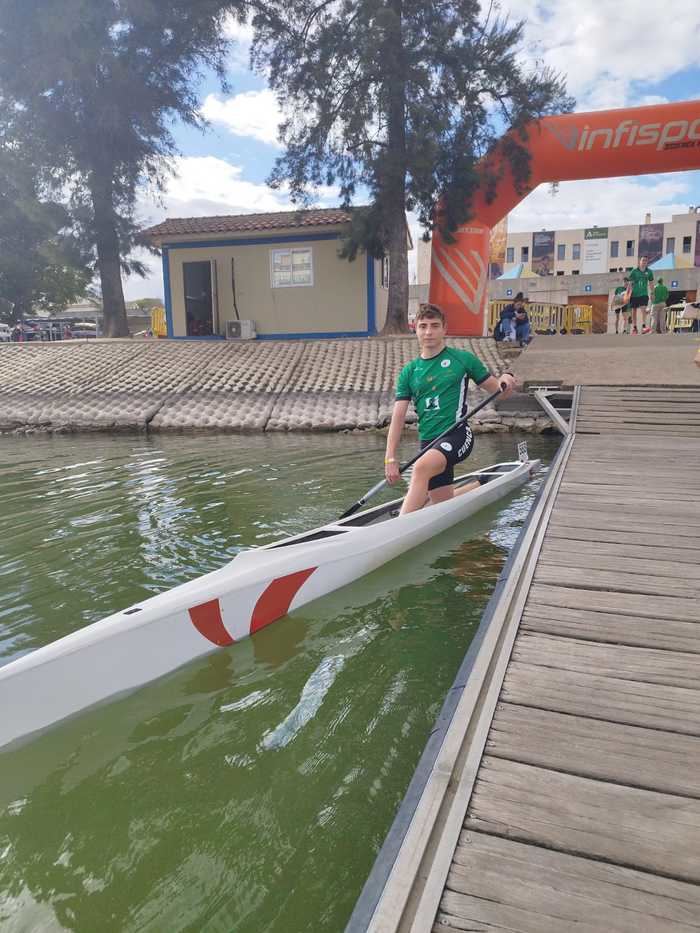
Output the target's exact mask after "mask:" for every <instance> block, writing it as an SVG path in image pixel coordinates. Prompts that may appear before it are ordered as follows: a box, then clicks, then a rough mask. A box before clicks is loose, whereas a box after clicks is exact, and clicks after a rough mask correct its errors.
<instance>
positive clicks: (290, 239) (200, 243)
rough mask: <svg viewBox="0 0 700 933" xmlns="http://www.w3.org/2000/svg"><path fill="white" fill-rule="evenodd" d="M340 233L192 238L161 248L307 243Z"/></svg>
mask: <svg viewBox="0 0 700 933" xmlns="http://www.w3.org/2000/svg"><path fill="white" fill-rule="evenodd" d="M340 237H341V234H340V233H308V234H307V235H306V236H302V235H299V236H297V235H296V234H295V235H294V236H291V235H290V236H278V237H274V236H260V237H246V238H241V239H238V240H193V241H191V242H189V241H188V242H185V243H167V244H164V245H163V249H164V250H165V249H211V248H212V247H213V246H258V245H259V244H260V243H309V242H315V241H317V240H338V239H340Z"/></svg>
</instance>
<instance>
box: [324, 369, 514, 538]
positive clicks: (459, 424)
mask: <svg viewBox="0 0 700 933" xmlns="http://www.w3.org/2000/svg"><path fill="white" fill-rule="evenodd" d="M504 389H505V384H504V383H501V388H500V389H499V390H498V392H494V393H493V395H489V397H488V398H486V399H484V401H483V402H480V404H478V405H477V406H476V408H473V409H472V410H471V411H470V412H467V414H466V415H465V416H464V417H463V418H460V419H459V421H455V423H454V424H453V425H452V427H451V428H448V429H447V430H446V431H443V432H442V434H438V436H437V437H436V438H435V440H432V441H431V442H430V443H429V444H428V446H427V447H424V448H423V450H420V451H418V453H417V454H416V455H415V457H412V458H411V459H410V460H409V461H408V462H407V463H404V464H403V465H402V466H400V467H399V475H400V474H401V473H405V472H406V470H407V469H408V468H409V467H412V466H413V464H414V463H415V462H416V460H420V458H421V457H422V456H423V454H427V452H428V451H429V450H432V449H433V447H435V445H436V444H439V443H440V441H441V440H442V439H443V437H447V435H448V434H452V432H453V431H456V430H457V428H461V427H462V425H463V424H466V423H467V421H469V419H470V418H473V417H474V415H475V414H476V413H477V412H478V411H481V409H482V408H486V406H487V405H488V404H489V402H492V401H493V400H494V399H495V398H497V397H498V396H499V395H500V394H501V392H503V391H504ZM386 485H387V481H386V479H383V480H382V481H381V482H380V483H377V484H376V485H375V486H372V488H371V489H368V490H367V492H366V493H365V494H364V496H362V498H360V499H358V500H357V502H355V503H354V505H351V506H350V508H349V509H348V510H347V511H346V512H343V514H342V515H341V516H340V518H339V519H338V521H339V522H342V520H343V519H344V518H350V516H351V515H354V514H355V512H357V511H358V509H361V508H362V506H363V505H364V504H365V502H367V500H368V499H371V498H372V496H373V495H374V494H375V493H378V492H379V490H380V489H383V488H384V487H385V486H386Z"/></svg>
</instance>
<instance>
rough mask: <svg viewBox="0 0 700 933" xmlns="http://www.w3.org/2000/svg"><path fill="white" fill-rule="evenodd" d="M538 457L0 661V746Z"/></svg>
mask: <svg viewBox="0 0 700 933" xmlns="http://www.w3.org/2000/svg"><path fill="white" fill-rule="evenodd" d="M539 465H540V461H539V460H525V461H524V462H520V461H512V462H508V463H497V464H495V465H494V466H491V467H487V468H486V469H484V470H479V471H476V472H474V473H470V474H467V475H466V476H463V477H460V478H459V480H457V482H456V483H455V485H456V486H457V487H459V486H460V485H464V484H465V483H467V482H469V481H471V480H473V479H476V478H479V480H480V483H481V485H480V486H479V488H478V489H475V490H473V491H471V492H467V493H464V494H463V495H461V496H456V497H455V498H454V499H451V500H448V501H447V502H442V503H440V504H438V505H433V506H430V507H429V508H425V509H422V510H420V511H418V512H413V513H411V514H409V515H402V516H399V517H395V516H396V510H397V507H398V506H399V505H400V503H401V500H400V499H397V500H395V501H394V502H391V503H386V504H384V505H379V506H376V507H375V508H372V509H367V510H366V511H363V512H358V513H357V514H356V515H353V516H351V517H350V518H346V519H344V520H342V521H338V522H334V523H331V524H328V525H324V526H323V527H321V528H315V529H314V530H312V531H309V532H306V533H305V534H301V535H295V536H294V537H291V538H285V539H283V540H282V541H276V542H274V543H272V544H268V545H265V546H264V547H261V548H256V549H255V550H249V551H242V552H241V553H240V554H238V555H237V556H236V557H235V558H234V559H233V560H232V561H231V562H230V563H229V564H226V566H225V567H222V568H221V569H220V570H214V571H213V572H211V573H207V574H205V575H204V576H202V577H198V578H197V579H195V580H192V581H190V582H189V583H183V584H182V585H180V586H176V587H175V588H174V589H172V590H168V591H167V592H165V593H161V594H160V595H158V596H153V597H151V598H150V599H146V600H144V601H143V602H140V603H137V604H136V605H134V606H131V607H129V608H128V609H124V610H123V611H121V612H117V613H114V614H113V615H111V616H108V617H107V618H105V619H102V620H101V621H99V622H95V623H93V624H92V625H88V626H87V627H86V628H83V629H80V630H79V631H77V632H73V633H72V634H70V635H66V636H65V637H64V638H60V639H59V640H58V641H55V642H53V643H52V644H50V645H47V646H46V647H44V648H39V649H37V650H36V651H33V652H31V653H29V654H26V655H24V656H22V657H20V658H18V659H17V660H15V661H11V662H10V663H9V664H6V665H5V666H4V667H0V710H1V711H2V715H1V716H0V747H1V746H3V745H6V744H8V743H9V742H13V741H14V740H16V739H20V738H22V737H24V736H27V735H30V734H31V733H33V732H36V731H37V730H40V729H44V728H46V727H47V726H50V725H52V724H53V723H56V722H58V721H59V720H61V719H65V718H66V717H67V716H71V715H73V714H74V713H77V712H79V711H80V710H83V709H85V708H86V707H88V706H92V705H93V704H95V703H99V702H101V701H103V700H106V699H108V698H109V697H113V696H115V695H116V694H119V693H124V692H125V691H128V690H133V689H134V688H136V687H140V686H142V685H143V684H146V683H148V682H150V681H152V680H155V679H156V678H158V677H161V676H163V675H164V674H168V673H170V672H171V671H174V670H175V669H176V668H178V667H180V666H182V665H183V664H187V662H189V661H192V660H193V659H194V658H198V657H201V656H202V655H205V654H208V653H210V652H211V651H214V650H215V649H216V648H224V647H226V646H228V645H232V644H234V643H235V642H237V641H240V640H241V639H243V638H246V637H247V636H248V635H252V634H254V633H255V632H257V631H258V630H259V629H261V628H264V627H265V626H266V625H269V624H270V623H271V622H274V621H275V620H276V619H279V618H281V617H282V616H284V615H286V614H287V613H288V612H291V611H293V610H294V609H299V608H300V607H301V606H304V605H306V604H307V603H310V602H311V601H312V600H314V599H318V598H319V597H320V596H325V595H326V594H328V593H330V592H332V591H333V590H337V589H339V588H340V587H342V586H345V585H346V584H348V583H351V582H352V581H353V580H357V579H359V578H360V577H362V576H364V575H365V574H367V573H370V571H372V570H375V569H376V568H377V567H380V566H381V565H382V564H385V563H387V562H388V561H390V560H393V558H395V557H398V556H399V555H400V554H403V553H404V552H405V551H408V550H410V549H411V548H414V547H417V546H418V545H419V544H422V543H423V542H424V541H427V540H428V539H429V538H432V537H433V536H435V535H437V534H439V533H440V532H441V531H444V530H445V529H447V528H449V527H451V526H452V525H455V524H456V523H457V522H461V521H464V519H465V518H468V517H469V516H470V515H473V514H474V513H475V512H478V511H479V510H480V509H483V508H484V507H485V506H487V505H490V504H491V503H493V502H495V501H496V500H497V499H500V498H501V497H502V496H505V495H506V494H508V493H509V492H511V491H512V490H514V489H516V488H517V487H518V486H521V485H522V484H523V483H525V482H526V481H527V480H528V479H529V478H530V476H531V475H532V474H533V473H534V472H535V471H536V470H537V469H538V468H539Z"/></svg>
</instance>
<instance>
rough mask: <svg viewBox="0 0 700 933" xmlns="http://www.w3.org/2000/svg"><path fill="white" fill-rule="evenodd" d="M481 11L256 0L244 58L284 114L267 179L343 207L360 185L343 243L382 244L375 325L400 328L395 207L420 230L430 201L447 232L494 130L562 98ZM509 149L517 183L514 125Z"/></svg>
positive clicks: (563, 103) (403, 239)
mask: <svg viewBox="0 0 700 933" xmlns="http://www.w3.org/2000/svg"><path fill="white" fill-rule="evenodd" d="M492 11H493V7H492V9H491V11H490V12H489V13H488V14H486V15H484V14H483V12H482V10H481V7H480V5H479V3H478V2H475V0H268V2H266V3H265V5H264V8H263V7H259V8H258V12H257V14H256V16H255V19H254V25H255V27H256V38H255V42H254V45H253V61H254V64H255V65H256V66H257V67H258V68H260V69H261V70H264V72H265V74H266V75H267V76H268V80H269V82H270V86H271V87H272V88H273V89H274V90H275V91H276V93H277V95H278V97H279V99H280V103H281V105H282V107H283V109H284V111H285V113H286V114H287V115H288V116H287V118H286V119H285V122H284V123H283V124H282V126H281V127H280V135H281V140H282V142H283V144H284V147H285V150H284V153H283V155H282V156H281V157H280V158H279V159H278V160H277V162H276V164H275V167H274V170H273V172H272V175H271V177H270V183H271V184H273V185H277V186H280V185H282V184H288V185H289V187H290V192H291V196H292V198H293V200H294V201H295V202H296V203H299V204H308V203H310V201H311V200H312V199H313V197H314V190H315V189H317V188H319V187H320V186H322V185H337V186H338V187H339V190H340V195H341V199H342V202H343V204H344V205H345V206H349V205H351V204H352V202H353V199H355V198H356V197H358V196H360V197H366V195H367V194H369V196H370V198H371V206H370V207H369V208H368V209H366V210H364V211H359V212H357V213H356V216H355V221H354V223H353V229H352V231H351V234H350V237H349V238H348V241H347V242H346V244H345V247H344V251H343V252H344V255H346V256H347V257H348V258H351V259H352V258H354V256H355V255H356V253H357V250H358V249H360V248H362V249H367V250H368V251H369V252H370V253H371V254H372V255H374V256H376V257H379V256H382V255H384V254H385V253H388V255H389V263H390V283H389V309H388V315H387V321H386V325H385V327H384V331H383V332H384V333H400V332H404V331H406V330H407V329H408V325H407V309H408V259H407V233H406V222H405V217H406V211H407V210H409V211H415V212H416V214H417V216H418V219H419V221H420V223H421V224H422V226H423V227H424V229H425V230H427V231H429V230H431V229H432V227H433V224H434V222H435V216H436V214H435V207H436V205H437V202H438V200H439V199H441V198H442V199H443V203H444V204H445V205H446V206H447V211H446V212H445V213H444V215H442V219H441V223H444V224H445V227H446V229H445V232H446V233H447V234H448V235H449V231H450V230H454V229H456V227H457V226H458V225H459V224H460V223H463V222H464V220H466V219H467V217H468V216H469V203H470V199H471V197H472V196H473V193H474V190H475V187H476V185H477V183H478V179H477V173H476V170H475V166H476V164H477V162H478V161H479V159H481V158H482V157H483V156H484V155H485V154H486V153H487V152H488V150H489V148H490V147H491V146H492V145H493V144H494V142H495V141H496V139H497V138H498V137H500V136H501V135H502V133H503V132H505V131H506V130H508V129H511V128H514V129H516V130H518V129H522V127H523V126H524V124H525V123H527V122H528V121H530V120H531V119H533V118H536V117H539V116H542V115H545V114H549V113H555V112H558V111H561V110H566V109H570V107H571V106H572V101H571V99H570V98H568V97H567V95H566V93H565V89H564V84H563V81H562V79H561V78H560V77H559V76H558V75H557V74H555V73H553V72H552V71H550V70H549V69H547V68H545V67H542V66H538V67H536V68H533V69H531V70H528V69H526V68H525V67H524V66H523V65H522V63H521V61H520V58H519V54H520V48H521V45H522V40H523V24H522V23H520V22H518V23H510V22H508V21H507V20H505V19H503V18H501V17H499V16H494V15H493V12H492ZM508 154H509V157H510V159H511V162H512V164H513V167H514V170H515V173H516V177H517V178H519V179H520V180H521V181H522V182H524V181H526V179H527V176H528V161H527V155H526V152H525V148H524V146H523V145H522V144H521V143H520V142H518V138H517V134H516V137H515V139H514V140H513V142H512V143H511V144H510V145H509V147H508ZM494 183H497V181H496V180H494Z"/></svg>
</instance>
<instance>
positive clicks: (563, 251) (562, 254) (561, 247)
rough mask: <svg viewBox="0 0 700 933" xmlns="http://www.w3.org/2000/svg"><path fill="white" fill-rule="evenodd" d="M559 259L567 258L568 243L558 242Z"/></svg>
mask: <svg viewBox="0 0 700 933" xmlns="http://www.w3.org/2000/svg"><path fill="white" fill-rule="evenodd" d="M557 259H559V260H561V259H566V243H558V244H557Z"/></svg>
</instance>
